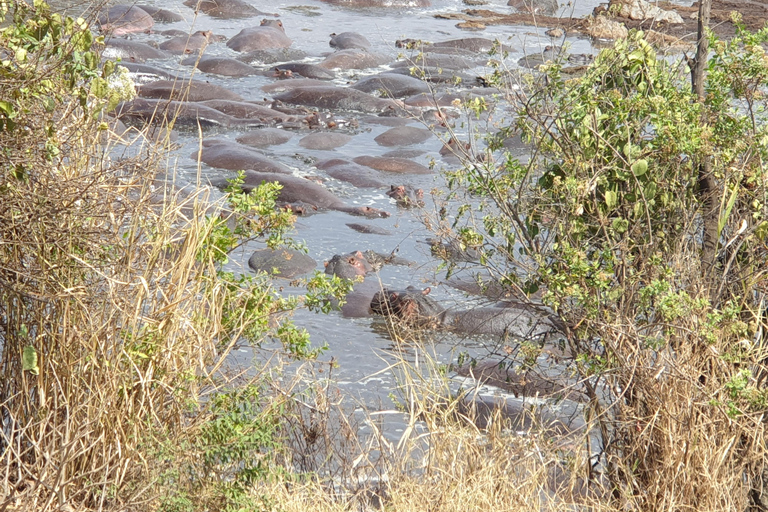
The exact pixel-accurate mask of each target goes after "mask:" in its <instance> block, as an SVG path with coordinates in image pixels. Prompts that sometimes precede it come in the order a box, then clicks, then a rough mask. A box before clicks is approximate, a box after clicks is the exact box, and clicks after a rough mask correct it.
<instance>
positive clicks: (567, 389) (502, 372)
mask: <svg viewBox="0 0 768 512" xmlns="http://www.w3.org/2000/svg"><path fill="white" fill-rule="evenodd" d="M454 371H455V372H456V373H457V374H458V375H460V376H462V377H469V378H472V379H474V380H476V381H478V383H479V384H480V385H485V384H490V385H492V386H496V387H497V388H501V389H504V390H506V391H509V392H511V393H513V394H514V395H515V396H516V397H522V396H531V397H534V396H535V397H538V398H555V399H556V400H562V399H566V400H573V401H575V402H586V401H587V397H586V395H585V394H584V393H583V392H580V391H579V390H578V389H576V387H575V386H574V384H575V382H568V380H567V379H565V378H563V377H562V376H557V377H548V376H545V375H542V374H541V373H539V372H537V371H534V370H531V371H527V372H524V373H521V372H519V371H515V369H514V368H511V367H510V363H504V362H503V361H484V362H481V363H476V364H463V365H460V366H457V367H455V368H454Z"/></svg>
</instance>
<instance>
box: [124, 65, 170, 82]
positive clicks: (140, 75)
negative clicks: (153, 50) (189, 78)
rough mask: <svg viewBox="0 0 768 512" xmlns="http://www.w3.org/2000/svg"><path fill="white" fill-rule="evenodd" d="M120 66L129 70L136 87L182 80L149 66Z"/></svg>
mask: <svg viewBox="0 0 768 512" xmlns="http://www.w3.org/2000/svg"><path fill="white" fill-rule="evenodd" d="M119 65H120V66H122V67H124V68H125V69H127V70H128V74H129V76H130V77H131V80H133V83H134V84H136V85H142V84H147V83H150V82H157V81H158V80H181V79H180V78H179V77H177V76H176V75H172V74H171V73H169V72H167V71H165V70H162V69H160V68H156V67H154V66H149V65H147V64H141V63H138V62H121V63H120V64H119Z"/></svg>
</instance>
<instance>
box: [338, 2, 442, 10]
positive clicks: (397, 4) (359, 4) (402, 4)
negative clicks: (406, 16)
mask: <svg viewBox="0 0 768 512" xmlns="http://www.w3.org/2000/svg"><path fill="white" fill-rule="evenodd" d="M323 1H324V2H327V3H329V4H332V5H339V6H342V7H352V8H355V9H357V8H360V7H388V8H391V9H395V8H402V7H429V6H430V5H431V2H430V0H323Z"/></svg>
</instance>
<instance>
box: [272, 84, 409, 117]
mask: <svg viewBox="0 0 768 512" xmlns="http://www.w3.org/2000/svg"><path fill="white" fill-rule="evenodd" d="M274 98H275V99H276V100H279V101H282V102H285V103H291V104H293V105H305V106H308V107H315V108H324V109H329V110H355V111H359V112H371V113H379V112H388V111H390V112H397V111H400V110H402V103H399V102H396V101H395V100H389V99H383V98H377V97H375V96H371V95H370V94H366V93H364V92H360V91H356V90H354V89H348V88H346V87H335V86H332V85H328V86H313V87H297V88H295V89H291V90H288V91H285V92H283V93H280V94H277V95H275V96H274Z"/></svg>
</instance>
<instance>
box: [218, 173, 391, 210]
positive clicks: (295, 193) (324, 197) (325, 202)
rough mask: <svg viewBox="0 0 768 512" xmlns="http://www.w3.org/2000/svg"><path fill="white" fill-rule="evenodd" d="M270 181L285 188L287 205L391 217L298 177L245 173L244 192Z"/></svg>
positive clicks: (281, 197)
mask: <svg viewBox="0 0 768 512" xmlns="http://www.w3.org/2000/svg"><path fill="white" fill-rule="evenodd" d="M270 181H276V182H278V183H280V185H282V186H283V188H282V189H281V190H280V194H279V196H278V200H280V201H283V202H286V203H295V202H303V203H307V204H309V205H312V206H314V207H316V208H318V209H320V210H337V211H340V212H345V213H349V214H350V215H361V216H364V217H389V213H387V212H385V211H383V210H379V209H376V208H371V207H370V206H352V205H348V204H346V203H344V201H342V200H341V199H340V198H338V197H336V196H335V195H334V194H332V193H331V192H330V191H329V190H327V189H326V188H324V187H322V186H320V185H318V184H317V183H315V182H313V181H310V180H307V179H304V178H299V177H296V176H288V175H283V174H270V173H265V172H256V171H245V183H244V184H243V190H245V191H246V192H250V191H251V190H252V189H253V188H255V187H257V186H259V185H260V184H261V183H262V182H270ZM216 184H217V185H221V183H218V182H217V183H216Z"/></svg>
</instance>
